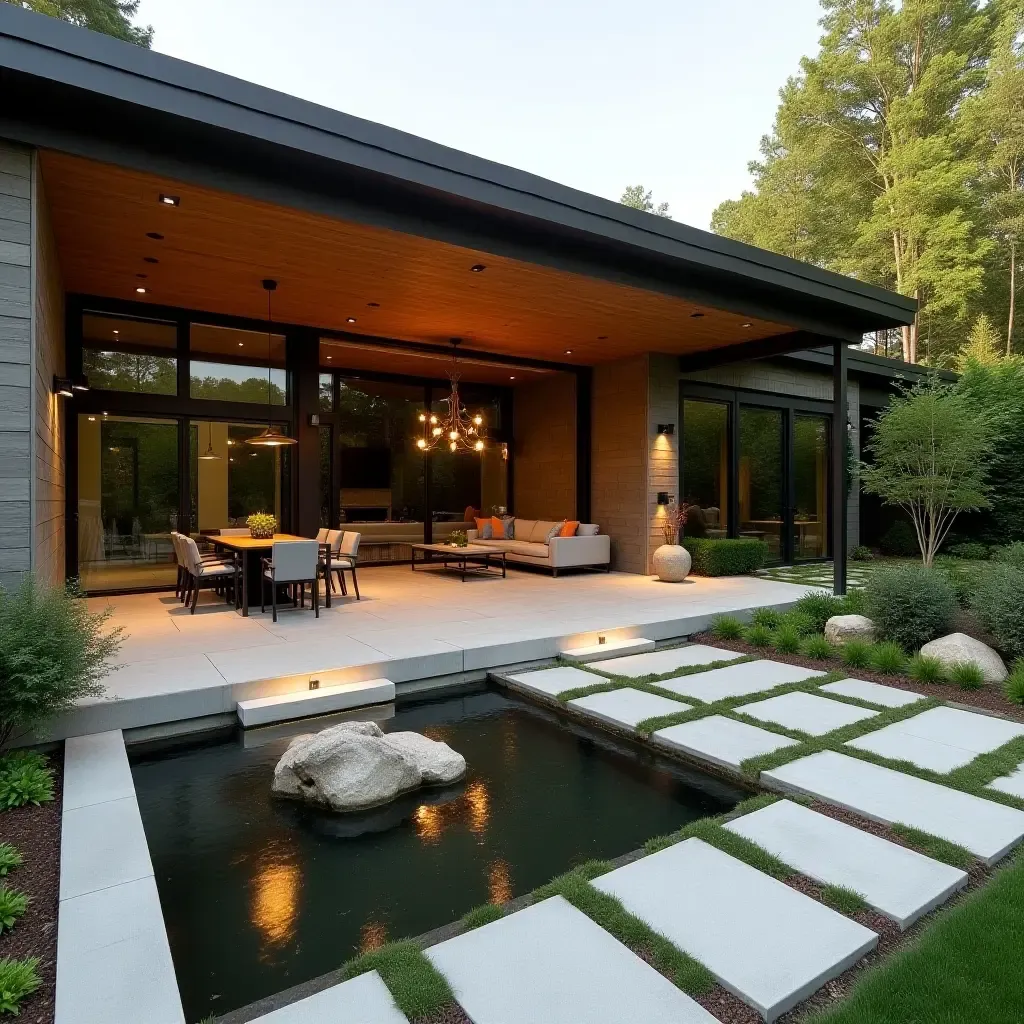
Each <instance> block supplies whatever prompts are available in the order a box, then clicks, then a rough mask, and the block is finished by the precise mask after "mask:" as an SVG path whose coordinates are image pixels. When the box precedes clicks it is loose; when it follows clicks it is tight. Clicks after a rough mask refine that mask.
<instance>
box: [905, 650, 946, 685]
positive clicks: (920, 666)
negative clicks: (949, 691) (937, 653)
mask: <svg viewBox="0 0 1024 1024" xmlns="http://www.w3.org/2000/svg"><path fill="white" fill-rule="evenodd" d="M907 675H908V676H910V678H911V679H916V680H917V681H918V682H919V683H941V682H942V678H943V676H944V675H945V670H944V669H943V667H942V662H941V661H939V659H938V658H932V657H931V656H930V655H927V654H921V653H917V654H915V655H914V656H913V657H912V658H911V659H910V662H909V664H908V665H907Z"/></svg>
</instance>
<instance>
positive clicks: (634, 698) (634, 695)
mask: <svg viewBox="0 0 1024 1024" xmlns="http://www.w3.org/2000/svg"><path fill="white" fill-rule="evenodd" d="M569 707H571V708H577V709H578V710H580V711H585V712H587V714H590V715H593V716H594V717H595V718H600V719H603V720H604V721H606V722H611V723H612V724H613V725H623V726H626V727H627V728H629V729H634V728H636V726H637V725H639V724H640V722H642V721H644V720H645V719H647V718H658V717H660V716H661V715H675V714H678V713H679V712H680V711H689V710H690V708H692V707H693V705H692V704H684V703H683V702H682V701H678V700H669V699H668V697H659V696H658V694H656V693H647V691H646V690H634V689H633V688H632V687H629V686H627V687H624V688H623V689H621V690H609V691H608V692H606V693H592V694H590V695H589V696H587V697H577V698H576V699H575V700H571V701H569Z"/></svg>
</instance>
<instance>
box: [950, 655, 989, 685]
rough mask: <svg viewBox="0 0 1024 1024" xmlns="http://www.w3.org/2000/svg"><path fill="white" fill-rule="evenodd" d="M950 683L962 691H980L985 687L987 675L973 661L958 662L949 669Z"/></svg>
mask: <svg viewBox="0 0 1024 1024" xmlns="http://www.w3.org/2000/svg"><path fill="white" fill-rule="evenodd" d="M949 681H950V682H951V683H956V685H957V686H959V687H960V689H961V690H980V689H981V687H982V686H984V685H985V675H984V673H983V672H982V671H981V669H980V668H979V667H978V666H977V665H976V664H975V663H974V662H973V661H958V662H956V663H955V664H953V665H952V666H951V667H950V669H949Z"/></svg>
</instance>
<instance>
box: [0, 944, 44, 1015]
mask: <svg viewBox="0 0 1024 1024" xmlns="http://www.w3.org/2000/svg"><path fill="white" fill-rule="evenodd" d="M38 966H39V958H38V957H35V956H32V957H26V958H25V959H24V960H12V959H10V958H9V957H0V1013H11V1014H17V1012H18V1010H19V1008H20V1006H21V1001H22V1000H23V999H24V998H25V997H26V996H30V995H32V993H33V992H35V990H36V989H37V988H39V986H40V985H41V984H42V981H41V980H40V978H39V973H38V971H37V970H36V968H37V967H38Z"/></svg>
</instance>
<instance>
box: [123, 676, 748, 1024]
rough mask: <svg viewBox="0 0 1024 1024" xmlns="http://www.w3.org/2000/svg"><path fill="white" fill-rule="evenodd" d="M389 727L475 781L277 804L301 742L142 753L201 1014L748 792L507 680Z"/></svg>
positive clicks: (228, 743)
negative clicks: (327, 803)
mask: <svg viewBox="0 0 1024 1024" xmlns="http://www.w3.org/2000/svg"><path fill="white" fill-rule="evenodd" d="M325 724H330V723H324V722H318V723H317V724H316V725H315V726H313V725H310V724H306V725H305V726H304V729H305V730H306V731H316V729H319V728H323V727H324V726H325ZM380 724H381V727H382V728H383V729H385V731H399V730H409V729H412V730H416V731H418V732H425V733H426V734H428V735H429V736H431V737H432V738H434V739H441V740H444V741H445V742H446V743H449V744H450V745H451V746H452V747H454V748H455V749H456V750H458V751H459V752H460V753H461V754H463V755H464V756H465V758H466V761H467V762H468V765H469V771H468V774H467V776H466V779H465V780H464V781H463V782H460V783H458V784H457V785H455V786H451V787H448V788H446V789H443V790H427V791H422V792H420V793H416V794H410V795H409V796H408V797H405V798H403V799H400V800H399V801H396V802H395V803H393V804H391V805H389V806H388V807H386V808H382V809H378V810H376V811H372V812H368V813H365V814H361V815H358V816H357V815H336V814H330V813H326V812H320V811H314V810H310V809H307V808H304V807H301V806H299V805H297V804H293V803H289V802H286V801H282V800H279V799H276V798H273V797H272V796H271V793H270V783H271V778H272V776H273V770H274V765H275V764H276V763H277V760H278V758H279V757H280V756H281V754H282V753H283V752H284V749H285V747H286V746H287V745H288V737H287V736H275V734H274V733H269V734H267V733H264V734H262V737H261V734H260V733H258V732H256V733H254V732H250V733H248V735H247V737H246V738H245V740H244V741H243V738H242V735H241V734H240V733H239V734H238V735H237V736H236V737H234V738H229V739H227V740H223V741H219V742H216V743H210V744H207V745H203V746H191V747H188V748H179V749H177V750H171V751H164V752H160V753H150V754H147V755H144V756H140V757H135V758H133V765H132V770H133V773H134V776H135V786H136V789H137V792H138V797H139V806H140V807H141V810H142V820H143V822H144V824H145V827H146V836H147V838H148V840H149V847H150V851H151V853H152V857H153V864H154V867H155V869H156V880H157V885H158V886H159V890H160V900H161V903H162V905H163V911H164V918H165V920H166V922H167V929H168V934H169V937H170V942H171V952H172V953H173V955H174V964H175V969H176V971H177V975H178V983H179V985H180V987H181V993H182V997H183V999H184V1003H185V1016H186V1019H187V1020H188V1021H189V1022H194V1021H197V1020H199V1019H200V1018H202V1017H203V1016H205V1015H206V1014H207V1013H210V1012H214V1013H218V1014H220V1013H226V1012H227V1011H228V1010H232V1009H235V1008H236V1007H239V1006H243V1005H245V1004H247V1003H250V1002H252V1001H253V1000H256V999H260V998H262V997H264V996H267V995H270V994H272V993H274V992H278V991H280V990H281V989H284V988H288V987H289V986H291V985H295V984H298V983H299V982H302V981H306V980H308V979H310V978H314V977H316V976H318V975H320V974H324V973H326V972H327V971H330V970H333V969H334V968H336V967H338V966H339V965H340V964H341V963H342V962H344V961H345V960H347V959H348V958H349V957H351V956H352V955H353V954H355V953H358V952H359V951H361V950H366V949H370V948H373V947H375V946H378V945H380V944H381V943H382V942H385V941H388V940H391V939H398V938H403V937H406V936H413V935H418V934H420V933H422V932H425V931H428V930H430V929H432V928H436V927H438V926H440V925H443V924H447V923H448V922H450V921H453V920H455V919H456V918H458V917H460V916H461V915H462V914H464V913H465V912H466V911H467V910H469V909H470V908H472V907H474V906H477V905H478V904H480V903H484V902H487V901H494V902H501V901H504V900H508V899H511V898H512V897H513V896H518V895H521V894H522V893H525V892H528V891H530V890H531V889H533V888H535V887H536V886H538V885H540V884H541V883H543V882H546V881H548V880H549V879H550V878H551V877H552V876H554V875H557V874H559V873H560V872H562V871H565V870H566V869H568V868H569V867H571V866H572V865H574V864H578V863H580V862H582V861H585V860H589V859H591V858H606V857H616V856H619V855H620V854H623V853H627V852H629V851H630V850H634V849H636V848H637V847H639V846H640V845H642V844H643V842H644V841H645V840H646V839H648V838H650V837H651V836H654V835H659V834H661V833H664V832H670V831H672V830H673V829H676V828H678V827H679V826H680V825H683V824H685V823H686V822H688V821H691V820H692V819H694V818H698V817H702V816H703V815H706V814H714V813H719V812H721V811H723V810H726V809H728V808H730V807H732V806H733V805H734V804H735V803H736V802H737V801H738V800H740V799H741V798H742V796H743V794H742V793H741V792H740V791H739V790H737V789H734V788H733V787H731V786H729V785H727V784H726V783H723V782H721V781H718V780H716V779H713V778H711V777H708V776H704V775H701V774H700V773H699V772H694V771H689V770H687V769H686V768H684V767H682V766H680V765H678V764H675V763H673V762H671V761H669V760H662V759H659V758H656V757H652V756H651V755H650V754H649V753H647V752H642V751H638V750H635V749H634V748H633V747H632V746H631V745H629V744H626V743H622V744H620V743H618V742H617V741H615V740H613V739H611V738H610V737H608V736H606V735H602V734H600V733H597V732H594V733H590V732H586V731H582V730H579V729H576V728H575V727H570V726H569V725H568V724H567V723H566V722H565V721H563V720H560V719H558V718H557V717H555V716H554V715H553V714H551V713H550V712H548V711H546V710H544V709H541V708H538V707H536V706H534V705H532V704H529V703H526V702H524V701H519V700H516V699H514V698H510V697H507V696H505V695H503V694H500V693H498V692H496V691H492V690H486V691H482V692H479V693H475V694H472V695H469V696H460V697H456V698H448V699H443V700H435V701H431V702H424V703H419V704H414V705H410V706H407V707H400V708H399V710H398V712H397V714H396V715H395V717H394V718H392V719H389V720H387V721H384V722H381V723H380ZM294 731H295V732H297V731H301V730H299V729H296V730H294ZM268 735H269V736H270V737H273V738H271V739H270V740H269V741H267V742H263V743H262V745H255V746H254V745H253V744H254V743H261V739H266V737H267V736H268ZM243 742H244V743H245V744H247V745H248V746H246V745H243Z"/></svg>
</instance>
